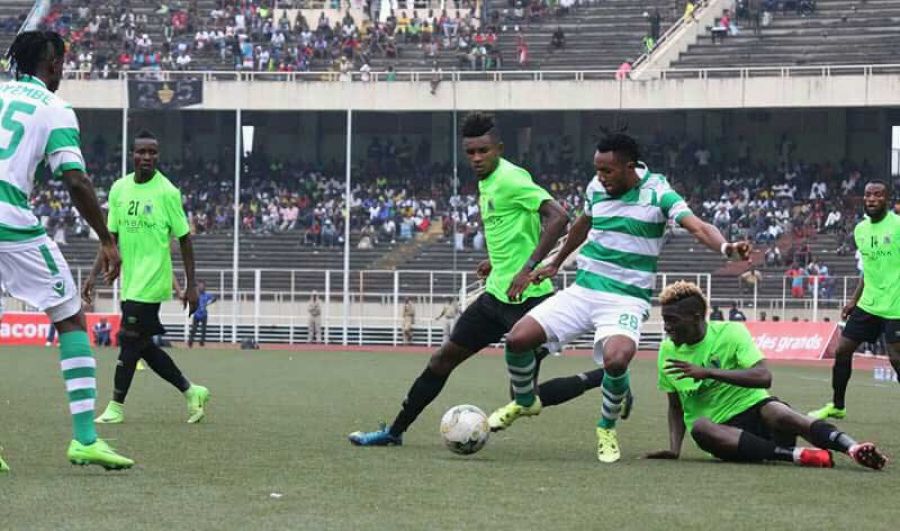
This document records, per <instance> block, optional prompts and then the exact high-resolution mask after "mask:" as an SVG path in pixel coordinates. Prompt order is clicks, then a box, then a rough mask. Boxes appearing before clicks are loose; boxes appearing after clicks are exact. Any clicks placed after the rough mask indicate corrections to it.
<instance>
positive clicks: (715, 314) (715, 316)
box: [709, 306, 725, 321]
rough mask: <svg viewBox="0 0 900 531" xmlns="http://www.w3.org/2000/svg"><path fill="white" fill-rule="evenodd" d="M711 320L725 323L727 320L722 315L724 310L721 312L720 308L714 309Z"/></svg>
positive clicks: (710, 316)
mask: <svg viewBox="0 0 900 531" xmlns="http://www.w3.org/2000/svg"><path fill="white" fill-rule="evenodd" d="M709 320H710V321H724V320H725V316H724V315H722V310H720V309H719V307H718V306H713V307H712V311H711V312H709Z"/></svg>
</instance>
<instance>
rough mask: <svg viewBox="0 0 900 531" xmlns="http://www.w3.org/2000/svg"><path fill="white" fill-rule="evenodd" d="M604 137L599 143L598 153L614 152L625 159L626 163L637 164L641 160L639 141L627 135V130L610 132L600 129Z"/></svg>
mask: <svg viewBox="0 0 900 531" xmlns="http://www.w3.org/2000/svg"><path fill="white" fill-rule="evenodd" d="M600 130H601V131H602V132H603V134H604V136H603V138H601V139H600V141H599V142H598V143H597V151H598V152H600V153H608V152H610V151H611V152H613V153H616V154H618V155H619V156H620V157H623V158H624V159H625V161H626V162H637V161H638V159H640V158H641V148H640V146H638V143H637V140H635V139H634V138H632V137H631V136H629V135H627V134H625V128H621V129H619V130H618V131H610V130H608V129H605V128H602V127H601V128H600Z"/></svg>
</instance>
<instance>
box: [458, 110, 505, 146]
mask: <svg viewBox="0 0 900 531" xmlns="http://www.w3.org/2000/svg"><path fill="white" fill-rule="evenodd" d="M487 134H489V135H491V137H492V138H493V139H494V140H495V141H496V140H500V131H499V130H498V129H497V122H496V121H495V120H494V115H492V114H487V113H483V112H473V113H469V114H467V115H466V117H465V118H464V119H463V123H462V136H463V138H477V137H479V136H484V135H487Z"/></svg>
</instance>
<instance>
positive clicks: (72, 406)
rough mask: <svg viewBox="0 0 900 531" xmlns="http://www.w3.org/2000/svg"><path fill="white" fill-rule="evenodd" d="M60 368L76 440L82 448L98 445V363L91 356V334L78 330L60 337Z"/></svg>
mask: <svg viewBox="0 0 900 531" xmlns="http://www.w3.org/2000/svg"><path fill="white" fill-rule="evenodd" d="M59 364H60V368H61V369H62V373H63V378H64V379H65V381H66V392H67V393H68V395H69V413H71V414H72V431H73V436H74V438H75V440H76V441H78V442H80V443H81V444H84V445H91V444H94V442H95V441H96V440H97V430H96V429H95V428H94V399H96V398H97V377H96V376H97V375H96V370H97V361H96V360H95V359H94V355H93V353H92V352H91V344H90V341H89V340H88V335H87V332H84V331H82V330H77V331H74V332H66V333H65V334H60V335H59Z"/></svg>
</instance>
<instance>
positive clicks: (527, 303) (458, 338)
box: [349, 113, 603, 446]
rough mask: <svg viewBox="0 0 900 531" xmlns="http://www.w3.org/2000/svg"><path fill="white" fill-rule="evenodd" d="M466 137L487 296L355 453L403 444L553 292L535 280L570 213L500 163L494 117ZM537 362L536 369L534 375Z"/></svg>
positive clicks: (476, 120) (586, 377)
mask: <svg viewBox="0 0 900 531" xmlns="http://www.w3.org/2000/svg"><path fill="white" fill-rule="evenodd" d="M462 136H463V149H464V150H465V154H466V157H467V158H468V160H469V164H470V165H471V167H472V169H473V170H474V172H475V175H476V177H477V178H478V192H479V198H478V203H479V207H480V211H481V218H482V221H483V223H484V229H485V240H486V241H487V249H488V257H489V258H488V260H487V261H485V262H482V263H481V264H480V265H479V266H478V270H477V272H476V273H477V275H478V276H479V278H486V279H487V281H486V285H485V293H483V294H482V295H481V296H480V297H479V298H478V299H477V300H476V301H475V302H474V303H473V304H471V305H470V306H469V307H468V308H466V310H465V311H464V312H463V314H462V315H461V316H460V318H459V320H458V321H457V322H456V325H455V326H454V327H453V331H452V332H451V334H450V338H449V340H445V342H444V344H443V345H441V347H440V348H439V349H438V351H437V352H435V353H434V354H433V355H432V356H431V359H430V360H429V361H428V365H427V366H426V367H425V370H424V371H422V374H420V375H419V377H418V378H417V379H416V381H415V382H413V385H412V387H411V388H410V390H409V392H408V394H407V396H406V400H404V402H403V406H402V408H401V410H400V412H399V413H398V414H397V417H396V419H395V420H394V422H393V423H392V424H391V426H389V427H387V426H385V427H383V428H382V429H380V430H377V431H371V432H362V431H357V432H353V433H351V434H350V435H349V439H350V442H351V443H352V444H354V445H356V446H399V445H401V444H403V433H404V432H405V431H406V430H407V428H409V426H410V425H411V424H412V423H413V422H414V421H415V420H416V418H417V417H418V416H419V414H420V413H421V412H422V411H423V410H424V409H425V408H426V407H427V406H428V404H430V403H431V402H432V401H433V400H434V399H435V398H437V396H438V394H439V393H440V392H441V389H443V387H444V384H445V383H446V382H447V379H448V378H449V377H450V373H451V372H453V370H454V369H455V368H456V367H457V366H459V364H461V363H462V362H464V361H465V360H467V359H468V358H469V357H471V356H472V355H474V354H476V353H477V352H478V351H480V350H481V349H483V348H485V347H487V346H488V345H491V344H493V343H497V342H499V341H500V340H501V339H502V338H503V335H504V334H506V333H507V332H508V331H509V329H510V327H512V325H513V324H514V323H515V322H516V321H517V320H518V319H519V318H521V317H522V316H523V315H525V314H526V313H527V312H528V311H529V310H531V309H532V308H534V307H536V306H537V305H538V304H540V303H541V301H543V300H545V299H546V298H548V297H549V296H550V295H551V293H552V292H553V285H552V284H551V283H550V281H549V280H548V281H544V282H539V283H532V282H531V280H530V274H531V272H532V271H533V270H534V269H535V268H536V267H537V265H538V264H539V263H540V261H541V260H542V259H543V258H544V257H545V256H546V255H547V253H549V252H550V250H551V249H552V248H553V246H554V244H555V243H556V241H557V240H558V239H559V237H560V236H561V235H562V234H563V232H564V231H565V227H566V223H567V222H568V219H567V217H566V213H565V210H563V208H562V207H561V206H560V205H559V204H558V203H557V202H556V201H554V200H553V199H552V198H551V197H550V194H549V193H548V192H547V191H546V190H544V189H543V188H541V187H540V186H538V185H537V184H535V183H534V181H533V180H532V178H531V175H529V173H528V172H527V171H526V170H525V169H523V168H520V167H518V166H516V165H514V164H513V163H511V162H509V161H508V160H506V159H504V158H503V157H502V155H503V142H502V141H501V140H500V133H499V131H498V129H497V127H496V126H495V124H494V119H493V117H492V116H490V115H486V114H481V113H474V114H470V115H469V116H467V117H466V119H465V120H464V122H463V126H462ZM542 221H543V230H542V229H541V224H542ZM538 361H539V360H535V362H534V363H533V366H532V367H531V369H532V370H533V372H534V373H536V372H537V363H538ZM602 379H603V371H602V370H595V371H591V372H588V373H582V374H579V375H575V376H570V377H567V378H556V379H553V380H550V381H548V382H544V383H542V384H540V386H539V391H538V392H539V393H540V395H541V397H542V399H543V400H544V403H545V404H546V405H555V404H560V403H562V402H565V401H568V400H571V399H572V398H575V397H577V396H579V395H581V394H582V393H583V392H584V391H585V390H587V389H590V388H595V387H598V386H599V385H600V382H601V381H602ZM528 385H530V386H531V385H534V384H533V383H532V382H529V384H528Z"/></svg>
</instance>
